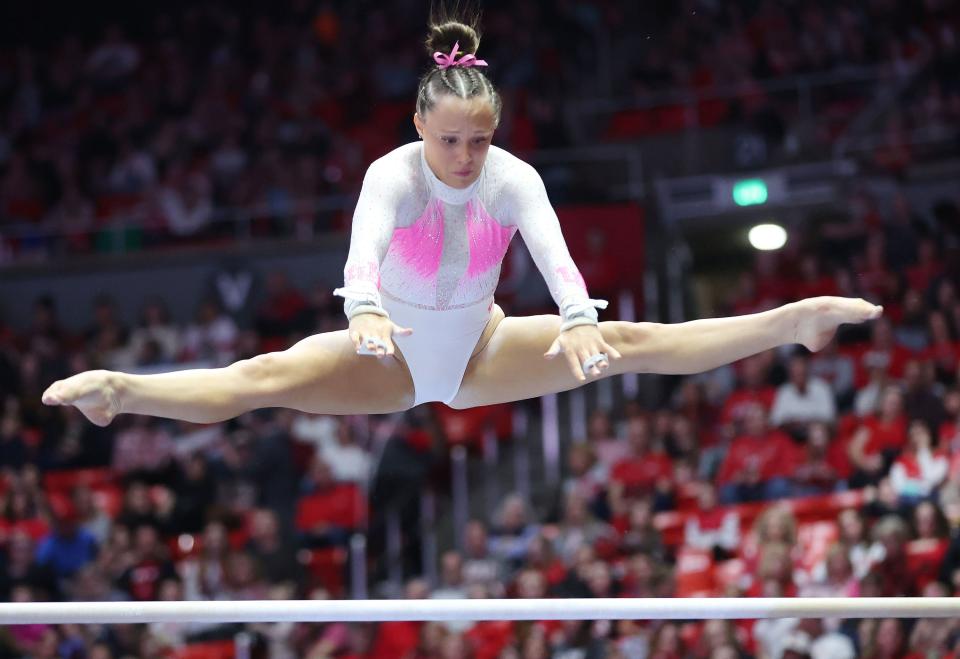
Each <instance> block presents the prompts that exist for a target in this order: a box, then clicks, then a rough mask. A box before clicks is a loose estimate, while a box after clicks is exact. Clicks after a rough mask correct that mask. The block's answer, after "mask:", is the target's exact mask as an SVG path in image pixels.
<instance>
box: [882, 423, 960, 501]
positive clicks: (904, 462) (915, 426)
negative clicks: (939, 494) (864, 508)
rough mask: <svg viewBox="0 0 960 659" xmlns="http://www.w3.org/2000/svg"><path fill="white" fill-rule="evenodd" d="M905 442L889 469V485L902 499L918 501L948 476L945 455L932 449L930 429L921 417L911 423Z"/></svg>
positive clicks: (929, 493)
mask: <svg viewBox="0 0 960 659" xmlns="http://www.w3.org/2000/svg"><path fill="white" fill-rule="evenodd" d="M908 437H909V439H908V443H907V446H906V448H905V449H904V451H903V452H902V453H901V454H900V455H899V456H898V457H897V459H896V460H895V461H894V463H893V466H892V467H891V468H890V484H891V485H892V486H893V489H894V490H895V491H896V493H897V495H898V496H899V497H900V498H901V500H904V501H908V502H911V503H913V502H917V501H919V500H922V499H926V498H927V497H929V496H930V495H931V493H932V492H933V490H934V488H936V487H937V486H939V485H940V484H941V483H942V482H943V480H944V479H945V478H946V476H947V468H948V462H947V458H946V456H944V455H943V454H942V453H940V452H939V451H937V452H935V451H934V447H933V439H932V437H931V436H930V428H929V427H928V426H927V424H926V423H925V422H924V421H922V420H920V419H914V420H913V421H911V422H910V426H909V429H908Z"/></svg>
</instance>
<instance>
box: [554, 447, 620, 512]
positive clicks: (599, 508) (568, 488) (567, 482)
mask: <svg viewBox="0 0 960 659" xmlns="http://www.w3.org/2000/svg"><path fill="white" fill-rule="evenodd" d="M607 477H608V469H607V468H605V467H604V466H603V465H601V464H600V463H599V462H598V461H597V459H596V457H595V456H594V453H593V449H592V447H591V446H590V445H589V444H574V445H573V446H571V447H570V450H569V451H568V452H567V477H566V478H565V479H564V481H563V492H564V494H568V493H570V492H576V493H577V494H578V495H580V496H581V497H582V498H583V500H584V501H586V502H587V504H588V506H589V507H590V509H591V510H592V511H593V513H594V514H595V515H597V516H598V517H600V518H601V519H608V518H609V517H610V514H609V511H608V510H607V509H606V508H607V506H606V501H605V500H604V496H603V495H604V493H605V492H606V484H607Z"/></svg>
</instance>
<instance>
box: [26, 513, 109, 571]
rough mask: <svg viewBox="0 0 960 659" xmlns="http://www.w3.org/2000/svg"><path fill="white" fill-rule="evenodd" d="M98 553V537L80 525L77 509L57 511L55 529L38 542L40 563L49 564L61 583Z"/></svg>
mask: <svg viewBox="0 0 960 659" xmlns="http://www.w3.org/2000/svg"><path fill="white" fill-rule="evenodd" d="M96 556H97V541H96V538H94V536H93V534H92V533H90V532H89V531H87V530H86V529H85V528H84V527H82V526H80V524H79V520H78V518H77V513H76V511H74V510H65V511H63V512H61V513H59V514H57V515H56V516H55V517H54V524H53V531H52V532H51V533H50V534H49V535H48V536H47V537H45V538H43V539H42V540H41V541H40V543H39V544H38V545H37V564H38V565H41V566H48V567H50V568H51V569H52V570H53V572H54V574H55V575H56V576H57V578H58V579H60V580H61V582H62V581H63V580H66V579H69V578H70V577H71V576H73V574H74V573H75V572H76V571H77V570H79V569H80V568H82V567H83V566H84V565H86V564H87V563H89V562H91V561H92V560H94V559H95V558H96Z"/></svg>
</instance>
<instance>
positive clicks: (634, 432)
mask: <svg viewBox="0 0 960 659" xmlns="http://www.w3.org/2000/svg"><path fill="white" fill-rule="evenodd" d="M626 445H627V453H626V454H625V455H624V457H623V458H621V459H620V460H619V461H617V462H616V463H615V464H614V465H613V467H612V469H611V470H610V489H609V495H610V502H611V509H612V511H613V513H614V514H617V512H618V511H619V510H621V509H622V505H623V504H622V502H623V499H624V498H629V497H636V496H653V497H655V498H656V499H657V502H656V503H655V504H654V505H655V507H656V508H658V509H661V510H662V509H665V508H667V507H669V503H668V502H669V497H670V494H671V491H672V489H673V483H672V477H673V465H672V464H671V462H670V458H669V456H667V454H666V453H665V452H664V451H663V450H662V448H661V447H659V446H658V447H653V446H652V441H651V437H650V425H649V423H648V422H647V420H646V419H644V418H642V417H635V418H633V419H630V421H629V423H628V424H627V436H626Z"/></svg>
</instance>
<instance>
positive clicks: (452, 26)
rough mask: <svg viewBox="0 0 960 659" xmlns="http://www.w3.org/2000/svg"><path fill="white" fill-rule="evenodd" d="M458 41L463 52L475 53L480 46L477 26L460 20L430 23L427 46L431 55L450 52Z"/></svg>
mask: <svg viewBox="0 0 960 659" xmlns="http://www.w3.org/2000/svg"><path fill="white" fill-rule="evenodd" d="M457 43H459V44H460V52H461V53H464V54H467V55H475V54H476V53H477V48H478V47H479V46H480V35H479V34H478V33H477V30H476V29H475V28H473V27H471V26H469V25H465V24H464V23H460V22H458V21H445V22H443V23H440V24H431V25H430V33H429V34H428V35H427V41H426V46H427V53H428V54H429V55H430V56H431V57H433V54H434V53H436V52H440V53H449V52H450V51H451V50H453V46H454V44H457Z"/></svg>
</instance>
